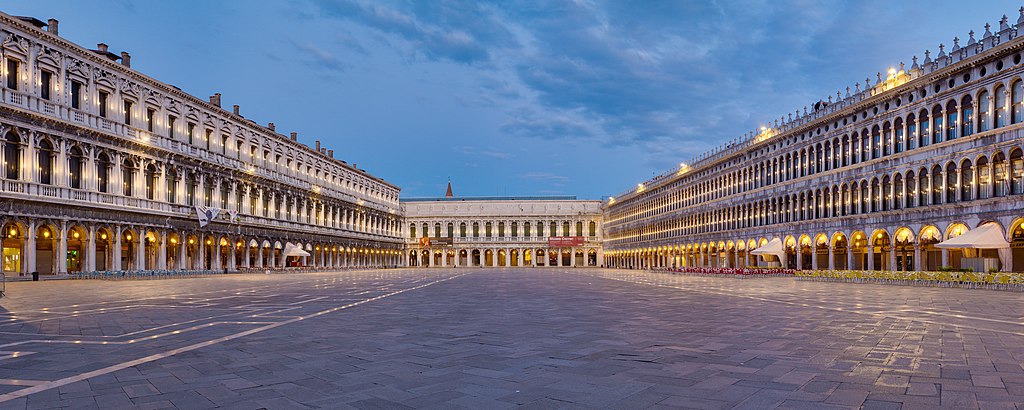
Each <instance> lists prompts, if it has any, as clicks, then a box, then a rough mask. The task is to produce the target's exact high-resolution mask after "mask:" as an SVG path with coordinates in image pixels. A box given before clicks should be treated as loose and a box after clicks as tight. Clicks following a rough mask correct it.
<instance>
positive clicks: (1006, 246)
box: [935, 222, 1012, 272]
mask: <svg viewBox="0 0 1024 410" xmlns="http://www.w3.org/2000/svg"><path fill="white" fill-rule="evenodd" d="M935 247H936V248H942V249H964V250H972V249H996V250H998V251H999V264H1000V265H1002V271H1003V272H1009V271H1010V267H1011V266H1012V263H1011V260H1010V258H1011V254H1010V243H1009V242H1007V241H1006V237H1004V236H1003V228H1001V227H1000V226H999V224H997V223H995V222H989V223H986V224H984V225H981V226H979V227H977V228H974V229H972V230H970V231H967V233H964V234H963V235H960V236H957V237H955V238H950V239H947V240H945V241H942V242H939V243H937V244H935Z"/></svg>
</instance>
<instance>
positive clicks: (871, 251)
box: [867, 245, 875, 270]
mask: <svg viewBox="0 0 1024 410" xmlns="http://www.w3.org/2000/svg"><path fill="white" fill-rule="evenodd" d="M867 265H868V267H867V270H875V247H874V246H872V245H868V261H867Z"/></svg>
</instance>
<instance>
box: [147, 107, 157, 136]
mask: <svg viewBox="0 0 1024 410" xmlns="http://www.w3.org/2000/svg"><path fill="white" fill-rule="evenodd" d="M154 116H156V110H154V109H152V108H146V131H149V132H153V117H154Z"/></svg>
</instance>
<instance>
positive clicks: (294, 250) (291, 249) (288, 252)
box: [284, 242, 309, 258]
mask: <svg viewBox="0 0 1024 410" xmlns="http://www.w3.org/2000/svg"><path fill="white" fill-rule="evenodd" d="M289 256H309V252H306V251H304V250H302V248H300V247H298V246H296V245H295V244H294V243H291V242H288V243H286V244H285V245H284V257H286V258H287V257H289Z"/></svg>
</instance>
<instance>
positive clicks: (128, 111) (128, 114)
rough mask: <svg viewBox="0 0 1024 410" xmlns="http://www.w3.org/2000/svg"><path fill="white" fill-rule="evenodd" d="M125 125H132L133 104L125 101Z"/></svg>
mask: <svg viewBox="0 0 1024 410" xmlns="http://www.w3.org/2000/svg"><path fill="white" fill-rule="evenodd" d="M122 114H124V123H125V125H132V102H131V101H128V100H124V112H122Z"/></svg>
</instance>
